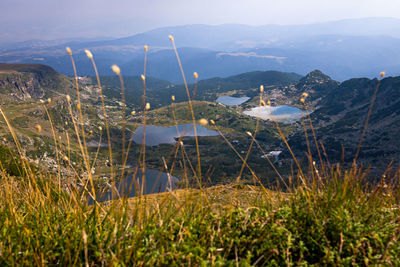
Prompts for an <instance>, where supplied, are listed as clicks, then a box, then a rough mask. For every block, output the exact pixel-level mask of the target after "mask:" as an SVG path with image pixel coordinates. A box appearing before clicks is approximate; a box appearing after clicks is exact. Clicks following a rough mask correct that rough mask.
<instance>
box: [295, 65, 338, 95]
mask: <svg viewBox="0 0 400 267" xmlns="http://www.w3.org/2000/svg"><path fill="white" fill-rule="evenodd" d="M337 86H339V82H337V81H335V80H332V79H331V77H329V76H328V75H326V74H324V73H323V72H322V71H320V70H313V71H312V72H310V73H308V74H307V75H306V76H304V77H303V78H302V79H301V80H300V81H299V82H298V83H297V85H296V88H297V89H298V90H300V91H301V92H309V93H317V95H318V93H322V92H326V91H327V90H332V89H334V88H336V87H337Z"/></svg>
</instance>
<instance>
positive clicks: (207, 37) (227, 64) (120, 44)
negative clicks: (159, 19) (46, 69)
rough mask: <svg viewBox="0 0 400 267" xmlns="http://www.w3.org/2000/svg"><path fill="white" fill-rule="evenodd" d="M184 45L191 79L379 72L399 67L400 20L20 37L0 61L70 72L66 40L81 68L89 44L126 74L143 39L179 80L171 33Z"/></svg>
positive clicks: (135, 71)
mask: <svg viewBox="0 0 400 267" xmlns="http://www.w3.org/2000/svg"><path fill="white" fill-rule="evenodd" d="M170 34H172V35H173V36H174V38H175V41H176V45H177V47H178V49H179V53H180V56H181V60H182V64H183V67H184V70H185V73H186V74H187V78H188V79H189V81H192V80H193V77H192V73H193V72H194V71H196V72H198V73H199V76H200V79H207V78H212V77H228V76H232V75H235V74H240V73H243V72H250V71H256V70H260V71H263V70H264V71H265V70H278V71H283V72H296V73H299V74H301V75H306V74H307V73H309V72H310V71H312V70H314V69H320V70H321V71H323V72H324V73H326V74H328V75H329V76H331V77H333V78H334V79H336V80H339V81H343V80H346V79H349V78H352V77H369V78H372V77H375V76H376V75H377V73H379V72H380V71H382V70H386V71H387V72H388V73H389V74H391V75H400V50H399V49H398V47H400V39H399V38H400V20H399V19H390V18H370V19H352V20H342V21H334V22H326V23H317V24H307V25H295V26H293V25H291V26H284V25H264V26H246V25H218V26H210V25H184V26H176V27H165V28H159V29H155V30H151V31H147V32H144V33H140V34H136V35H133V36H128V37H124V38H119V39H111V40H102V41H97V40H94V41H85V40H82V41H81V42H77V41H71V42H66V43H62V42H60V41H57V42H56V41H55V42H48V43H47V45H46V42H44V41H42V42H40V41H34V42H23V43H18V44H15V45H12V44H9V45H7V46H6V47H3V48H2V50H0V51H1V52H0V62H7V63H43V64H47V65H49V66H52V67H53V68H54V69H55V70H57V71H58V72H61V73H63V74H66V75H72V67H71V63H70V62H69V58H68V56H67V55H66V52H65V47H66V46H70V47H71V48H72V49H73V51H74V53H75V59H76V61H77V65H78V72H79V74H80V75H93V73H94V72H93V70H92V66H91V63H90V62H89V60H88V59H87V58H86V56H85V54H84V51H83V50H84V49H90V50H91V51H92V52H93V54H94V55H95V59H96V62H97V64H98V67H99V71H100V73H101V74H102V75H110V74H112V72H111V69H110V66H111V65H112V64H118V65H120V67H121V69H122V71H123V74H125V75H140V74H142V72H143V59H144V51H143V46H144V45H145V44H147V45H149V47H150V49H149V55H148V65H147V66H148V71H147V73H148V74H149V75H150V76H152V77H155V78H160V79H164V80H169V81H171V82H175V83H177V82H178V83H179V82H182V78H181V76H180V71H179V69H178V64H177V61H176V58H175V55H174V53H173V51H172V50H171V48H172V46H171V43H170V41H169V40H168V35H170Z"/></svg>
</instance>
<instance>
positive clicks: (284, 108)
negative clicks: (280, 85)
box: [271, 105, 301, 115]
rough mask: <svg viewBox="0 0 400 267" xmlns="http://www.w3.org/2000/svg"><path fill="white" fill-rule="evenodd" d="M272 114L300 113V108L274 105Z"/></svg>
mask: <svg viewBox="0 0 400 267" xmlns="http://www.w3.org/2000/svg"><path fill="white" fill-rule="evenodd" d="M271 114H272V115H285V114H287V115H293V114H301V110H300V109H299V108H296V107H291V106H285V105H282V106H276V108H275V109H274V110H273V111H272V113H271Z"/></svg>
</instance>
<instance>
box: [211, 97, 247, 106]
mask: <svg viewBox="0 0 400 267" xmlns="http://www.w3.org/2000/svg"><path fill="white" fill-rule="evenodd" d="M249 99H250V97H247V96H243V97H233V96H220V97H218V98H217V100H216V101H217V102H218V103H221V104H224V105H226V106H238V105H240V104H243V103H244V102H246V101H247V100H249Z"/></svg>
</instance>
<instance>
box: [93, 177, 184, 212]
mask: <svg viewBox="0 0 400 267" xmlns="http://www.w3.org/2000/svg"><path fill="white" fill-rule="evenodd" d="M143 180H144V181H145V182H144V184H143V183H142V181H143ZM169 180H170V181H169ZM178 181H179V179H178V178H177V177H175V176H170V177H168V174H167V173H165V172H160V171H159V170H153V169H146V171H145V179H143V176H142V172H141V171H138V172H137V174H136V176H135V178H133V175H129V176H128V177H125V178H124V179H123V180H122V181H119V183H118V184H116V188H117V189H118V194H119V197H134V196H136V195H138V194H137V193H138V192H140V190H141V187H142V184H143V194H144V195H148V194H153V193H161V192H167V191H169V190H174V189H175V188H176V186H175V183H176V182H178ZM97 198H98V199H99V201H107V200H111V190H109V191H107V192H105V193H104V194H103V195H100V196H97ZM89 203H91V204H92V203H93V201H89Z"/></svg>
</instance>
